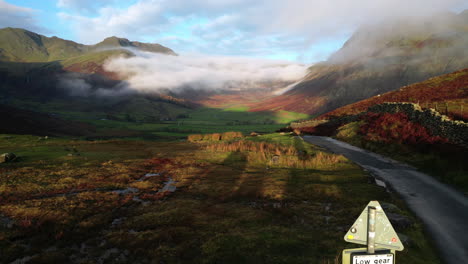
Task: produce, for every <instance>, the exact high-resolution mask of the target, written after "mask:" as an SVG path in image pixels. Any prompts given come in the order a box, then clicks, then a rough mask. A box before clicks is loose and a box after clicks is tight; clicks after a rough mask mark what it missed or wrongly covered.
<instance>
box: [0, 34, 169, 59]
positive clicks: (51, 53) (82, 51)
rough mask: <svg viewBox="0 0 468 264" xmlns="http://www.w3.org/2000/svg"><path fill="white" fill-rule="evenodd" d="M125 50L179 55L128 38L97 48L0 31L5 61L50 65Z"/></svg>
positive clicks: (0, 55) (114, 39)
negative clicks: (46, 63)
mask: <svg viewBox="0 0 468 264" xmlns="http://www.w3.org/2000/svg"><path fill="white" fill-rule="evenodd" d="M123 48H124V49H131V48H133V49H136V50H141V51H148V52H157V53H164V54H170V55H176V53H175V52H174V51H173V50H171V49H169V48H167V47H164V46H162V45H159V44H151V43H141V42H136V41H129V40H128V39H125V38H117V37H110V38H106V39H104V40H103V41H102V42H100V43H97V44H95V45H83V44H79V43H76V42H73V41H70V40H64V39H61V38H58V37H55V36H54V37H50V38H49V37H46V36H43V35H40V34H36V33H34V32H31V31H28V30H25V29H20V28H3V29H0V58H1V59H2V61H15V62H50V61H58V60H65V59H70V58H73V57H77V56H82V55H86V54H90V53H99V52H102V51H105V50H112V49H123Z"/></svg>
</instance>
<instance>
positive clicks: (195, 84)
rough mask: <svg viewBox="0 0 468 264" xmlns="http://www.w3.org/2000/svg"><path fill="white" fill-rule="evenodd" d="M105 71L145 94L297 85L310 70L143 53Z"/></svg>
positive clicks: (283, 64) (238, 60)
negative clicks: (268, 83)
mask: <svg viewBox="0 0 468 264" xmlns="http://www.w3.org/2000/svg"><path fill="white" fill-rule="evenodd" d="M104 67H105V69H106V70H107V71H111V72H117V73H119V74H120V75H122V76H126V81H127V82H128V88H129V89H131V90H137V91H141V92H148V91H160V90H166V89H168V90H173V91H174V90H175V91H177V90H178V89H181V88H187V87H189V88H193V89H203V90H226V89H227V90H229V89H231V90H232V89H234V90H237V89H247V88H256V86H257V84H258V83H265V82H271V81H280V82H293V81H296V80H298V79H299V78H301V77H303V76H304V74H305V72H306V69H307V66H305V65H301V64H297V63H292V62H287V61H274V60H266V59H255V58H246V57H233V56H207V55H194V54H191V55H190V54H183V55H181V56H168V55H160V54H154V53H141V54H139V56H137V57H131V58H117V59H112V60H110V61H108V62H107V63H106V64H105V66H104Z"/></svg>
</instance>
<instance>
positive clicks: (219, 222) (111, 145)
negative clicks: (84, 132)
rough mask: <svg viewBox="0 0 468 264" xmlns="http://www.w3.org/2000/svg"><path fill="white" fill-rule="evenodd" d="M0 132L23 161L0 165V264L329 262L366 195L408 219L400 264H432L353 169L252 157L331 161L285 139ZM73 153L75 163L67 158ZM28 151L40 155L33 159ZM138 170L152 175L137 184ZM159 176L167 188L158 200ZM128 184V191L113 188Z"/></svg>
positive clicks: (418, 240) (422, 240)
mask: <svg viewBox="0 0 468 264" xmlns="http://www.w3.org/2000/svg"><path fill="white" fill-rule="evenodd" d="M4 136H7V135H4ZM7 137H10V138H9V139H8V141H6V140H1V141H0V152H15V151H16V152H18V153H21V155H20V156H22V159H21V160H20V161H18V162H15V163H10V164H1V165H0V175H2V176H1V177H0V190H1V192H0V193H1V196H0V216H1V217H2V218H1V219H2V222H1V224H0V238H1V239H0V253H1V256H2V261H4V262H6V263H9V262H12V261H14V260H16V259H20V258H23V257H25V256H31V260H30V261H31V262H33V263H65V262H75V263H94V262H97V261H99V260H102V261H103V262H104V263H106V262H113V263H162V262H164V263H339V260H340V252H341V251H342V250H343V249H344V248H349V247H355V246H353V245H351V244H347V243H345V242H344V241H343V235H344V233H345V232H346V231H347V229H348V228H349V226H350V225H351V224H352V223H353V221H354V220H355V218H356V217H357V216H358V215H359V213H360V212H361V210H362V208H363V207H364V206H365V205H366V204H367V203H368V202H369V200H379V201H381V202H390V203H393V204H396V205H397V206H398V207H400V209H401V212H400V213H402V214H405V215H407V216H408V217H410V218H411V219H412V220H413V221H415V224H414V225H413V226H411V227H409V228H406V229H398V230H397V231H398V232H402V233H404V234H406V235H408V236H409V237H410V238H411V239H412V240H413V241H414V242H412V243H411V244H410V245H407V246H406V249H405V252H404V253H402V254H400V253H399V254H398V256H397V261H398V263H439V260H438V258H437V256H436V255H435V253H434V251H433V248H432V247H431V245H430V244H429V243H428V240H427V239H426V236H425V234H424V233H423V231H422V227H421V225H420V224H419V222H418V221H417V220H416V219H414V217H413V216H412V215H411V214H410V213H409V212H408V211H407V209H406V208H405V206H404V204H403V203H402V202H401V200H399V199H398V198H396V197H395V196H394V195H392V194H389V193H388V192H386V191H385V190H384V189H382V188H381V187H378V186H376V185H374V184H372V183H369V175H367V174H366V173H365V172H363V171H362V170H361V169H360V168H359V167H358V166H356V165H354V164H353V163H351V162H349V161H347V160H342V159H339V160H330V161H328V162H329V163H330V164H331V165H333V166H330V167H329V168H324V167H323V166H322V167H320V166H310V167H306V168H291V167H288V166H285V165H281V166H276V167H275V166H271V162H270V160H268V159H263V158H259V157H258V156H257V155H262V154H261V152H260V151H258V149H257V146H259V145H261V144H263V145H268V144H271V145H272V146H275V147H274V148H271V149H270V148H264V150H263V152H264V154H265V155H266V156H269V155H277V153H276V147H278V148H280V149H283V150H288V149H291V151H290V152H289V153H288V152H287V151H286V152H281V151H280V152H281V153H280V156H289V158H291V159H297V160H299V158H301V157H300V156H298V155H297V154H298V149H295V147H296V146H297V147H299V148H304V149H306V150H307V153H309V154H311V156H310V157H308V158H310V159H312V158H313V156H318V155H332V154H327V153H323V154H320V153H322V152H321V151H320V150H318V149H316V148H314V147H312V146H310V145H308V144H304V143H303V142H302V143H297V141H296V138H295V137H293V136H291V135H264V136H262V137H263V138H265V141H263V142H262V141H261V140H260V139H261V137H256V138H255V139H252V141H249V142H250V143H246V144H251V145H249V146H253V147H251V148H245V149H243V148H238V149H236V150H234V151H233V150H231V149H228V148H224V147H221V148H218V147H213V148H211V149H210V147H208V146H210V145H214V144H231V143H235V142H231V143H229V142H210V143H203V144H201V143H196V144H195V143H188V142H156V141H138V140H105V141H83V140H69V139H54V138H49V139H47V140H40V141H38V140H37V137H28V136H14V135H12V136H9V135H8V136H7ZM242 140H243V141H248V140H246V139H242ZM275 142H276V143H275ZM233 147H235V145H234V146H233ZM73 148H74V149H76V150H77V152H78V153H80V156H68V155H66V153H67V152H68V151H64V150H65V149H69V150H72V151H73ZM37 149H41V153H45V152H46V150H48V151H49V152H50V153H49V154H48V156H47V158H46V157H45V156H44V157H43V156H41V155H32V154H31V153H34V152H35V151H36V150H37ZM292 149H295V151H292ZM53 153H55V154H53ZM252 153H254V154H252ZM255 153H258V154H255ZM252 155H254V156H252ZM28 156H30V157H28ZM146 173H161V177H157V176H156V177H150V178H146V179H144V180H140V179H141V177H142V175H145V174H146ZM168 177H170V178H172V179H174V180H175V181H177V183H176V186H177V190H176V191H175V192H174V193H165V194H158V195H156V194H155V193H154V192H155V191H157V190H159V189H160V188H161V186H163V185H164V182H165V181H167V180H168ZM127 187H134V188H138V191H137V192H136V193H128V194H125V195H119V194H117V193H115V192H113V190H121V189H125V188H127ZM136 198H138V199H142V201H143V203H142V202H140V201H139V200H138V199H136ZM5 217H6V218H5ZM4 219H8V220H11V221H13V225H12V226H11V227H8V225H7V224H4V223H5V221H4Z"/></svg>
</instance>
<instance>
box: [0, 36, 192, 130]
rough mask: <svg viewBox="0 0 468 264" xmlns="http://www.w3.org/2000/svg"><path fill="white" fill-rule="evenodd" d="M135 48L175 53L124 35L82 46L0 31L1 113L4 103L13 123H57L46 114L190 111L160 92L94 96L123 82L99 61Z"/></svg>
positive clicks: (135, 115)
mask: <svg viewBox="0 0 468 264" xmlns="http://www.w3.org/2000/svg"><path fill="white" fill-rule="evenodd" d="M138 51H144V52H155V53H163V54H167V55H177V54H176V53H175V52H174V51H173V50H171V49H169V48H167V47H164V46H162V45H159V44H153V43H142V42H137V41H130V40H128V39H125V38H117V37H110V38H106V39H104V40H103V41H102V42H100V43H97V44H95V45H83V44H79V43H76V42H73V41H69V40H64V39H60V38H57V37H50V38H49V37H46V36H43V35H40V34H36V33H34V32H30V31H27V30H24V29H18V28H4V29H0V105H1V106H3V107H4V108H2V111H3V112H2V115H3V114H5V113H6V112H8V111H7V110H5V109H6V108H5V107H7V106H8V107H11V109H14V113H17V115H15V116H14V120H15V123H17V124H20V123H22V122H23V123H24V124H34V126H37V127H44V124H47V123H48V122H49V121H50V123H51V124H60V122H61V121H60V120H58V119H57V118H56V116H52V117H53V118H52V117H51V116H50V114H51V113H53V114H54V115H60V116H63V117H70V113H71V114H72V115H74V116H78V117H79V118H84V119H93V120H95V119H107V118H109V119H113V120H124V121H126V120H131V121H132V122H136V121H144V120H146V121H155V120H157V121H159V120H169V119H171V120H172V119H175V117H177V116H178V115H183V114H186V113H187V112H188V111H190V109H192V108H193V104H191V103H189V102H186V101H185V100H181V99H177V98H174V97H171V96H165V95H158V94H154V95H139V94H136V93H127V94H126V96H122V97H119V96H117V97H116V96H98V95H99V94H103V93H112V94H114V93H118V92H119V91H120V89H121V87H123V86H124V85H125V80H123V79H122V78H121V77H120V76H117V75H116V74H115V73H112V72H107V71H106V70H105V69H104V66H103V65H104V63H105V61H106V60H108V59H109V58H112V57H116V56H125V57H130V56H135V54H134V53H135V52H138ZM12 111H13V110H12ZM28 111H29V112H28ZM37 111H39V112H42V113H38V112H37ZM26 113H29V114H30V118H27V116H28V114H26ZM8 120H10V119H8ZM34 122H35V123H34ZM17 130H18V131H26V130H24V129H17ZM51 131H52V130H51ZM52 132H53V131H52ZM59 132H60V131H59Z"/></svg>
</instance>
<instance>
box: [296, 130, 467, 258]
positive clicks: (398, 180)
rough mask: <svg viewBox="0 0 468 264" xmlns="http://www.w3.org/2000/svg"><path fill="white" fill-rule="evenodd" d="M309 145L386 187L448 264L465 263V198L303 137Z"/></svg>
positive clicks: (387, 162) (377, 160)
mask: <svg viewBox="0 0 468 264" xmlns="http://www.w3.org/2000/svg"><path fill="white" fill-rule="evenodd" d="M303 139H304V140H305V141H307V142H309V143H311V144H314V145H317V146H320V147H324V148H326V149H328V150H330V151H332V152H334V153H337V154H342V155H344V156H345V157H347V158H348V159H350V160H352V161H354V162H355V163H357V164H358V165H360V166H362V167H364V168H365V169H367V170H368V171H369V172H371V173H372V174H373V175H374V176H375V177H376V178H377V179H380V180H382V181H384V182H385V183H386V184H388V185H390V186H391V187H392V188H393V189H394V190H395V191H396V192H397V193H398V194H400V196H401V197H402V198H403V199H404V200H405V202H406V203H407V204H408V206H409V208H410V209H411V210H412V211H413V212H414V213H415V214H416V215H417V216H418V217H419V218H420V219H421V220H422V221H423V223H424V224H425V226H426V229H427V230H428V232H429V233H430V235H431V238H432V239H433V240H434V242H435V244H436V245H437V247H438V249H439V252H440V254H441V256H442V259H443V260H444V261H445V262H446V263H449V264H461V263H468V198H467V197H466V196H465V195H463V194H462V193H460V192H458V191H456V190H454V189H453V188H451V187H449V186H447V185H445V184H443V183H440V182H438V181H437V180H435V179H434V178H432V177H430V176H428V175H426V174H423V173H421V172H418V171H417V170H416V169H414V168H412V167H410V166H408V165H405V164H403V163H399V162H397V161H394V160H391V159H389V158H385V157H383V156H381V155H378V154H375V153H372V152H368V151H366V150H363V149H360V148H357V147H354V146H352V145H349V144H347V143H344V142H341V141H338V140H335V139H332V138H328V137H318V136H304V137H303Z"/></svg>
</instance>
